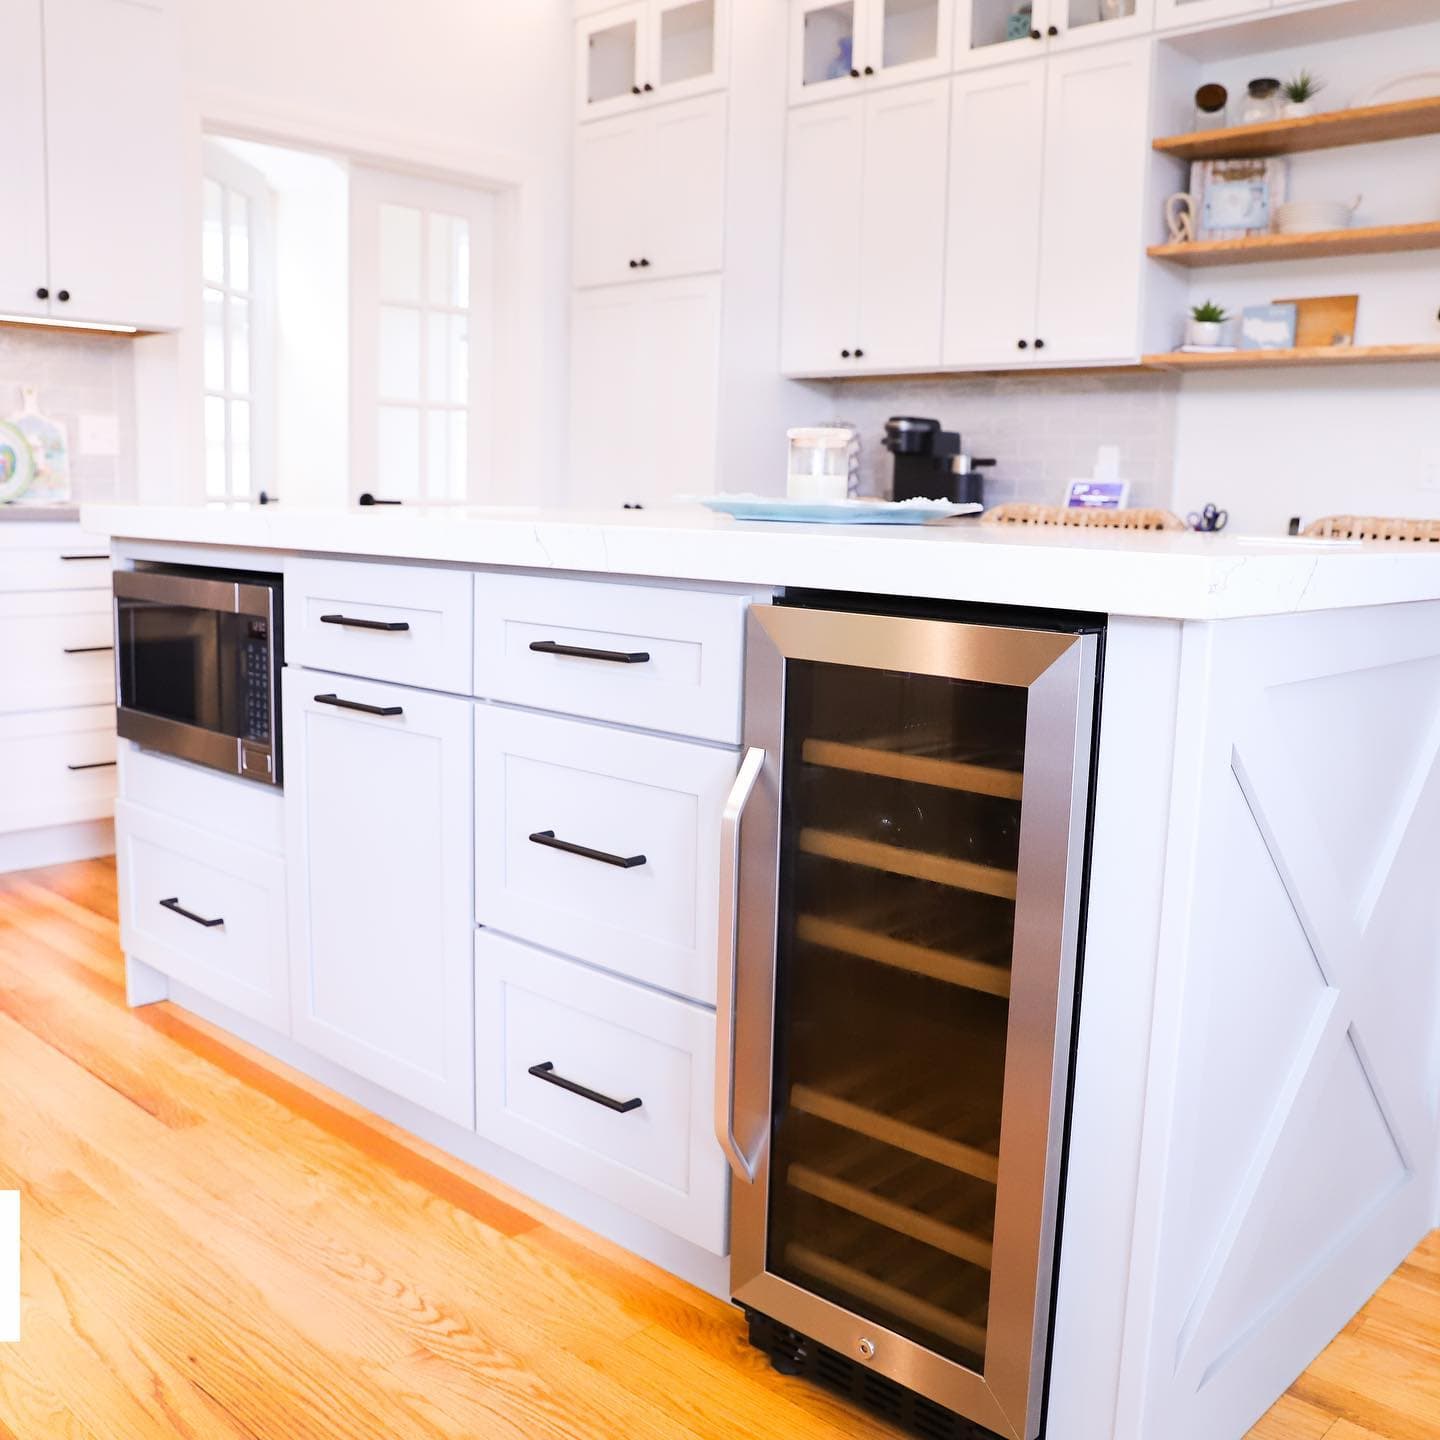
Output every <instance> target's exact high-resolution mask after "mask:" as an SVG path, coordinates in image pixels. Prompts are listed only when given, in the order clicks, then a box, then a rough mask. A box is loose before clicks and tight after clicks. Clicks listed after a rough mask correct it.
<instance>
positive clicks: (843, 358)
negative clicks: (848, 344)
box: [840, 350, 850, 360]
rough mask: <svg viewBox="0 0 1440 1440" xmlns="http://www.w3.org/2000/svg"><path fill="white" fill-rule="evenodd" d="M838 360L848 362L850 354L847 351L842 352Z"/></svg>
mask: <svg viewBox="0 0 1440 1440" xmlns="http://www.w3.org/2000/svg"><path fill="white" fill-rule="evenodd" d="M840 358H841V359H842V360H848V359H849V358H850V352H849V351H848V350H842V351H841V352H840Z"/></svg>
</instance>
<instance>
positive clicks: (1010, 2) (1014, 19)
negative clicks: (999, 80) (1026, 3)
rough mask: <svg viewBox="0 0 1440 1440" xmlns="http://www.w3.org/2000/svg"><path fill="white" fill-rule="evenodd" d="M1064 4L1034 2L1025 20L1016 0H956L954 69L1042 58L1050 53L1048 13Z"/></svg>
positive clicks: (1056, 0)
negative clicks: (1047, 33)
mask: <svg viewBox="0 0 1440 1440" xmlns="http://www.w3.org/2000/svg"><path fill="white" fill-rule="evenodd" d="M1094 3H1097V4H1098V0H1094ZM1063 4H1064V0H1034V4H1033V5H1032V7H1031V13H1030V15H1029V16H1028V17H1027V16H1024V15H1023V14H1022V13H1021V10H1020V6H1019V5H1018V4H1017V3H1015V0H955V22H954V26H955V68H956V69H957V70H969V69H972V68H974V67H978V66H989V65H999V64H1003V63H1005V62H1006V61H1008V60H1033V59H1038V58H1041V57H1043V56H1044V55H1045V54H1046V52H1047V50H1048V49H1049V40H1048V39H1047V37H1046V34H1045V32H1046V30H1047V29H1048V27H1049V25H1050V23H1051V10H1052V8H1056V9H1058V8H1059V7H1060V6H1063ZM1056 29H1057V30H1058V29H1059V26H1058V25H1057V26H1056Z"/></svg>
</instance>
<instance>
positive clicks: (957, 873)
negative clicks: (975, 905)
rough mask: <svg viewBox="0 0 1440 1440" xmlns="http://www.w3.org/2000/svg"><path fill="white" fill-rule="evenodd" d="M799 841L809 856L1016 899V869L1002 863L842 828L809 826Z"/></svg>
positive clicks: (1005, 898)
mask: <svg viewBox="0 0 1440 1440" xmlns="http://www.w3.org/2000/svg"><path fill="white" fill-rule="evenodd" d="M797 843H798V845H799V848H800V850H801V851H802V852H803V853H804V854H806V855H819V856H821V857H822V858H823V859H826V860H842V861H844V862H845V863H846V864H849V865H863V866H865V867H866V869H869V870H884V871H885V872H887V873H888V874H890V875H908V876H909V877H910V878H911V879H912V880H929V881H931V882H932V883H933V884H936V885H950V886H953V887H954V888H955V889H956V890H973V891H975V892H976V893H977V894H980V895H993V896H995V897H996V898H997V899H1000V900H1013V899H1014V898H1015V888H1016V876H1015V872H1014V871H1013V870H1004V869H1001V868H1000V867H999V866H998V865H977V864H976V863H975V862H974V861H973V860H956V859H954V858H953V857H951V856H949V855H932V854H931V853H930V852H929V851H926V850H906V849H904V848H902V847H901V846H899V845H882V844H880V843H879V842H878V841H875V840H861V839H860V838H859V837H857V836H855V835H844V834H841V833H840V832H839V831H838V830H817V829H813V828H811V827H809V826H806V827H805V829H803V830H801V832H800V836H799V840H798V842H797Z"/></svg>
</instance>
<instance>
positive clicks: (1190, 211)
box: [1165, 190, 1195, 245]
mask: <svg viewBox="0 0 1440 1440" xmlns="http://www.w3.org/2000/svg"><path fill="white" fill-rule="evenodd" d="M1165 224H1166V226H1167V227H1168V228H1169V230H1170V240H1171V243H1172V244H1175V245H1180V244H1183V243H1185V242H1187V241H1190V240H1193V239H1194V238H1195V197H1194V196H1193V195H1191V194H1189V193H1188V192H1187V191H1184V190H1181V191H1180V192H1179V193H1178V194H1175V195H1172V196H1170V198H1169V199H1168V200H1166V202H1165Z"/></svg>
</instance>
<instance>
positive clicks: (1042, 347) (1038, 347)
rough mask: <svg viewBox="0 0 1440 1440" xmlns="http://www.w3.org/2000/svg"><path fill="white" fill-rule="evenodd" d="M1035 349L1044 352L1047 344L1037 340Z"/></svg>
mask: <svg viewBox="0 0 1440 1440" xmlns="http://www.w3.org/2000/svg"><path fill="white" fill-rule="evenodd" d="M1035 348H1036V349H1037V350H1043V349H1044V348H1045V342H1044V341H1043V340H1037V341H1036V342H1035Z"/></svg>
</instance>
